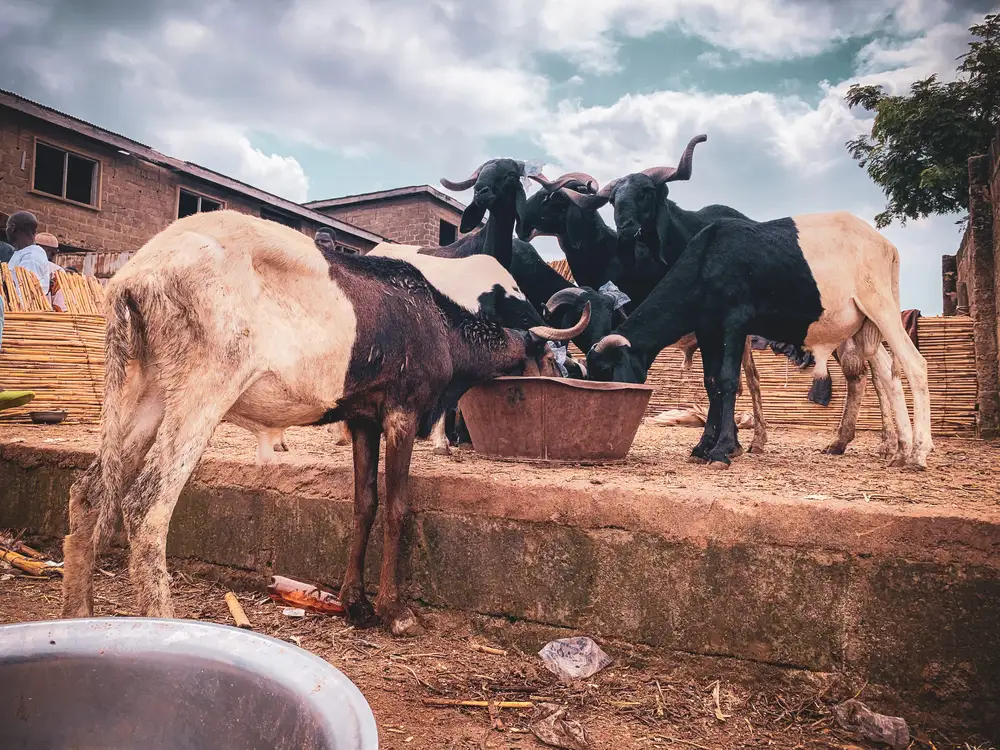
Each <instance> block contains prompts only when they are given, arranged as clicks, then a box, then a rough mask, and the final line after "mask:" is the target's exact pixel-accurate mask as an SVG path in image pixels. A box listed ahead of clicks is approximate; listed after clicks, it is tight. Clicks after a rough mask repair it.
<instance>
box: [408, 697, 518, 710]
mask: <svg viewBox="0 0 1000 750" xmlns="http://www.w3.org/2000/svg"><path fill="white" fill-rule="evenodd" d="M422 702H423V704H424V705H425V706H435V707H437V708H448V707H454V706H460V707H462V708H489V707H490V702H489V701H460V700H451V699H448V698H423V699H422ZM493 706H495V707H496V708H534V707H535V704H534V703H531V702H530V701H500V702H498V703H493Z"/></svg>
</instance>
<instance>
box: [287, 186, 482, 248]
mask: <svg viewBox="0 0 1000 750" xmlns="http://www.w3.org/2000/svg"><path fill="white" fill-rule="evenodd" d="M304 205H305V206H306V207H307V208H311V209H313V210H315V211H319V212H320V213H323V214H326V215H327V216H331V217H334V218H337V219H340V220H342V221H346V222H348V223H350V224H353V225H354V226H358V227H364V228H365V229H367V230H369V231H370V232H376V233H378V234H381V235H382V236H384V237H388V238H389V239H390V240H392V241H393V242H399V243H401V244H403V245H421V246H423V247H433V246H437V245H450V244H451V243H452V242H454V241H455V240H456V239H457V238H458V237H459V236H460V235H459V232H458V227H459V226H460V225H461V223H462V212H463V211H464V210H465V206H464V205H463V204H461V203H459V202H458V201H457V200H455V199H454V198H452V197H450V196H447V195H445V194H444V193H442V192H441V191H440V190H437V189H435V188H433V187H431V186H430V185H414V186H411V187H402V188H396V189H394V190H379V191H377V192H374V193H360V194H358V195H345V196H343V197H342V198H328V199H326V200H318V201H310V202H309V203H306V204H304ZM481 225H482V224H480V226H481Z"/></svg>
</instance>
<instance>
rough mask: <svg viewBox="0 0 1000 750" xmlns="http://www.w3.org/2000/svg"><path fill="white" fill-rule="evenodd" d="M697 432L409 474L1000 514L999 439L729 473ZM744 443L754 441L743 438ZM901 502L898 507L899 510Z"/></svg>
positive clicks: (781, 441)
mask: <svg viewBox="0 0 1000 750" xmlns="http://www.w3.org/2000/svg"><path fill="white" fill-rule="evenodd" d="M699 436H700V430H696V429H691V428H679V427H660V426H655V425H645V424H644V425H642V426H641V427H640V428H639V432H638V434H637V435H636V439H635V442H634V443H633V445H632V449H631V451H630V452H629V455H628V457H627V458H626V460H625V461H623V462H621V463H618V464H612V465H604V466H582V465H578V464H572V465H559V464H539V463H532V462H511V461H498V460H491V459H486V458H480V457H478V456H477V455H476V453H475V452H474V451H471V450H464V449H463V450H455V451H453V453H452V455H451V456H435V455H433V454H432V453H431V450H430V443H429V441H423V440H420V441H417V444H416V448H415V451H414V458H413V465H412V469H411V471H412V472H413V473H414V474H415V475H420V474H423V473H428V474H430V473H433V474H435V475H439V476H454V477H459V478H460V477H462V476H474V477H483V476H490V477H492V478H494V479H496V480H498V481H502V482H510V483H511V484H531V483H532V482H547V483H558V484H562V485H565V486H567V487H572V486H573V485H577V486H580V487H586V486H589V485H592V484H600V485H604V487H605V488H606V489H609V490H614V489H618V488H620V489H623V490H635V489H637V488H643V487H647V486H649V485H651V484H653V485H657V486H661V487H664V486H665V487H670V488H676V489H681V490H683V489H685V488H692V489H694V488H697V489H698V490H701V491H705V490H712V491H713V492H714V493H715V494H716V495H717V496H719V497H727V498H729V499H732V500H735V501H738V502H745V503H749V504H753V503H756V502H760V501H767V500H768V499H773V498H776V497H777V498H781V499H784V500H789V499H792V500H796V501H802V502H809V503H816V502H819V503H822V502H824V501H829V500H837V501H838V502H847V503H860V504H866V503H871V504H876V505H877V504H887V505H892V506H896V507H897V509H900V510H903V509H905V506H916V505H932V506H938V507H940V508H942V509H948V510H954V511H956V512H958V513H962V512H963V511H967V512H969V513H971V514H973V515H976V514H984V513H985V514H989V515H995V514H996V513H997V512H998V511H1000V472H998V471H997V470H996V467H997V466H1000V442H998V441H993V442H984V441H981V440H971V439H963V438H942V437H938V438H935V441H934V444H935V449H934V452H933V453H932V454H931V456H930V459H929V469H928V470H927V471H924V472H913V471H908V470H904V469H890V468H888V467H887V466H886V465H885V463H884V462H883V461H882V460H881V459H880V458H878V455H877V449H878V442H879V441H878V438H879V436H878V434H877V433H874V432H860V433H858V437H857V439H856V440H855V441H854V442H853V443H852V444H851V445H850V446H849V447H848V450H847V453H846V454H844V455H843V456H827V455H823V454H822V453H821V452H820V451H821V450H822V449H823V447H824V446H826V445H827V444H828V443H829V442H830V441H831V440H832V437H833V434H832V433H830V432H823V431H812V430H803V429H781V428H774V429H771V430H770V435H769V438H768V444H767V449H766V452H765V453H764V454H762V455H750V454H746V455H744V456H742V457H740V458H737V459H736V460H735V461H734V462H733V465H732V467H731V468H730V469H729V470H728V471H718V470H714V469H708V468H707V467H704V466H701V465H697V464H691V463H688V462H687V457H688V454H689V453H690V450H691V447H692V446H693V445H694V444H695V443H696V442H697V441H698V438H699ZM740 439H741V441H742V443H743V444H744V446H745V447H746V446H749V442H750V435H749V433H747V432H746V431H742V430H741V432H740ZM285 440H286V443H287V445H288V447H289V449H290V452H289V453H285V454H278V456H279V457H280V459H279V460H280V461H281V462H283V463H290V464H293V465H294V464H317V463H326V464H339V465H344V466H347V465H350V462H351V460H352V458H351V449H350V446H337V445H334V439H333V437H332V436H331V435H330V434H329V432H328V431H327V429H326V428H323V427H296V428H291V429H289V430H288V431H287V432H286V435H285ZM11 441H18V442H24V443H27V444H37V445H52V446H55V445H58V446H60V447H66V448H80V449H90V450H93V449H95V448H96V446H97V442H98V434H97V429H96V428H95V427H92V426H80V425H57V426H55V427H42V426H35V425H23V424H11V423H6V424H5V423H3V422H0V442H11ZM255 450H256V442H255V440H254V438H253V436H252V435H250V434H249V433H247V432H246V431H244V430H242V429H240V428H238V427H234V426H232V425H228V424H223V425H220V426H219V429H218V430H217V431H216V433H215V436H214V437H213V439H212V442H211V445H210V447H209V449H208V451H207V454H206V455H207V456H210V457H218V458H222V457H225V458H233V459H238V460H244V461H247V462H248V463H252V462H253V461H254V454H255ZM901 506H902V507H901Z"/></svg>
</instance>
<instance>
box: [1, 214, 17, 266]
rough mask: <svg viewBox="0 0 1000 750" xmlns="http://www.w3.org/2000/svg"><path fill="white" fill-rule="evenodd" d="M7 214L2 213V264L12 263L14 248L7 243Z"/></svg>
mask: <svg viewBox="0 0 1000 750" xmlns="http://www.w3.org/2000/svg"><path fill="white" fill-rule="evenodd" d="M8 218H10V217H8V216H7V214H4V213H0V263H10V259H11V257H12V256H13V255H14V246H13V245H11V244H10V243H8V242H7V219H8Z"/></svg>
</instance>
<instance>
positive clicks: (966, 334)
mask: <svg viewBox="0 0 1000 750" xmlns="http://www.w3.org/2000/svg"><path fill="white" fill-rule="evenodd" d="M917 334H918V338H919V341H920V352H921V354H923V356H924V358H925V359H926V360H927V376H928V385H929V388H930V397H931V429H932V431H933V432H934V434H937V435H971V434H974V432H975V424H976V388H977V383H976V357H975V349H974V345H973V335H972V319H971V318H968V317H947V318H945V317H934V318H920V319H919V320H918V323H917ZM682 361H683V356H682V355H681V353H680V352H679V351H677V350H675V349H664V350H663V351H662V352H661V353H660V355H659V356H658V357H657V358H656V360H655V361H654V362H653V366H652V368H650V371H649V378H648V380H647V381H646V382H647V383H648V384H649V385H652V386H654V387H655V388H656V391H655V392H654V393H653V396H652V398H651V399H650V401H649V406H648V408H647V411H646V414H647V416H652V415H655V414H659V413H660V412H661V411H665V410H667V409H677V408H684V407H686V406H689V405H691V404H701V405H702V406H707V405H708V399H707V397H706V396H705V388H704V385H703V382H702V379H703V378H702V369H701V353H700V352H696V353H695V357H694V366H693V367H692V368H691V370H690V371H689V372H688V373H687V374H683V373H682V370H681V362H682ZM754 362H755V363H756V364H757V369H758V371H759V372H760V385H761V398H762V400H763V402H764V416H765V418H766V419H767V421H768V423H769V424H771V425H775V426H788V427H809V428H813V429H821V430H835V429H836V427H837V424H838V423H839V421H840V416H841V414H842V413H843V408H844V397H845V396H846V395H847V384H846V382H845V380H844V376H843V374H842V373H841V371H840V367H839V365H837V363H836V362H835V361H834V360H833V359H831V360H830V363H829V369H830V375H831V377H832V378H833V400H832V401H831V402H830V405H829V406H826V407H823V406H819V405H817V404H814V403H812V402H811V401H808V400H807V399H806V396H807V394H808V393H809V388H810V386H811V385H812V368H811V367H810V368H806V369H805V370H800V369H798V368H797V367H795V365H794V364H792V362H791V361H790V360H788V358H787V357H785V356H784V355H776V354H774V353H773V352H771V350H770V349H765V350H762V351H755V352H754ZM868 377H869V384H868V388H867V390H866V392H865V398H864V400H863V402H862V407H861V413H860V415H859V417H858V428H859V429H867V430H878V429H881V426H882V417H881V414H880V412H879V406H878V399H877V398H876V396H875V388H874V386H873V385H872V384H871V375H870V374H869V376H868ZM903 390H904V393H905V394H906V403H907V408H908V409H909V413H910V415H911V417H912V414H913V399H912V396H911V394H910V387H909V383H907V381H906V377H905V375H904V377H903ZM737 410H738V411H747V412H749V411H750V410H751V404H750V394H749V392H748V391H747V390H746V388H745V387H744V390H743V394H742V395H741V396H740V398H739V401H738V403H737Z"/></svg>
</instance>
